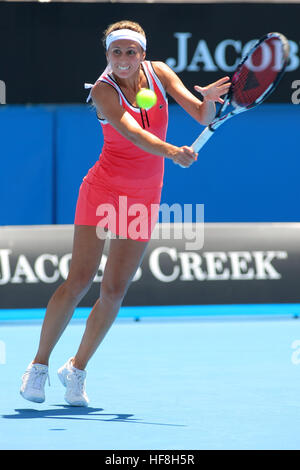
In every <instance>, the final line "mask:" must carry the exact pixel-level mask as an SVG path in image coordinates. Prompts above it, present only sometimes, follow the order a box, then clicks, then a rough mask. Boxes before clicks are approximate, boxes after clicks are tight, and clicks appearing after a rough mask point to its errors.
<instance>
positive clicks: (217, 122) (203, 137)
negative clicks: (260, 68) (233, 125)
mask: <svg viewBox="0 0 300 470" xmlns="http://www.w3.org/2000/svg"><path fill="white" fill-rule="evenodd" d="M273 37H274V38H277V39H280V41H281V44H282V48H283V58H284V60H283V64H282V68H281V70H280V71H279V72H278V74H277V77H276V79H275V80H274V82H273V83H272V84H270V86H269V87H268V88H267V89H266V90H265V92H264V93H263V94H262V95H261V96H260V97H259V98H258V99H257V100H256V101H255V102H253V103H251V104H250V105H247V106H239V105H238V104H237V103H235V102H234V99H233V88H234V83H231V86H230V88H229V90H228V92H227V94H226V96H225V98H224V103H223V104H222V106H221V107H220V109H219V110H218V112H217V114H216V117H215V118H214V120H213V121H212V122H211V123H210V124H209V125H208V126H207V127H206V128H205V129H204V130H203V131H202V133H201V134H200V135H199V136H198V137H197V139H196V140H195V141H194V142H193V144H192V145H191V147H192V149H193V150H194V151H195V152H197V153H198V152H199V150H200V149H201V148H202V147H203V146H204V145H205V144H206V142H207V141H208V140H209V139H210V137H211V136H212V135H213V133H214V131H215V130H216V129H217V128H218V127H219V126H221V125H222V124H223V123H224V122H225V121H227V120H228V119H230V118H232V117H233V116H235V115H237V114H240V113H242V112H244V111H247V110H248V109H251V108H254V107H255V106H258V105H259V104H261V103H262V102H263V101H265V100H266V99H267V97H268V96H269V95H270V94H271V93H272V92H273V91H274V90H275V88H276V86H277V85H278V83H279V81H280V79H281V78H282V76H283V74H284V72H285V69H286V66H287V64H288V59H289V50H290V47H289V42H288V40H287V38H286V37H285V36H284V35H283V34H281V33H276V32H274V33H268V34H266V35H265V36H263V37H261V38H260V39H259V40H258V41H257V42H256V43H255V44H254V45H253V47H252V48H251V49H250V50H249V52H248V53H247V54H246V55H245V56H244V57H243V58H242V60H241V62H240V63H239V65H238V66H237V68H236V70H235V72H234V74H233V77H232V82H233V81H234V77H236V76H237V74H239V72H240V70H241V68H242V66H243V65H244V63H245V62H246V61H247V60H248V58H249V57H250V56H251V55H252V54H253V52H254V51H255V50H256V49H257V48H258V47H259V46H260V45H261V44H262V43H263V42H264V41H266V40H268V39H271V38H273ZM230 104H231V105H232V106H233V108H234V109H233V110H232V111H230V112H229V113H227V114H225V115H223V116H221V113H223V112H224V111H225V110H226V108H227V107H228V105H230Z"/></svg>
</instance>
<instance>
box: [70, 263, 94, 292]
mask: <svg viewBox="0 0 300 470" xmlns="http://www.w3.org/2000/svg"><path fill="white" fill-rule="evenodd" d="M93 278H94V276H93V275H91V273H90V272H89V271H85V270H82V271H80V272H78V273H76V275H72V276H69V277H68V278H67V280H66V282H65V289H66V291H67V293H68V295H69V296H70V297H74V298H76V297H80V296H82V295H84V294H85V293H86V292H87V290H88V289H89V288H90V286H91V284H92V282H93Z"/></svg>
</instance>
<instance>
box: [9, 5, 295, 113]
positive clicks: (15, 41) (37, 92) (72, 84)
mask: <svg viewBox="0 0 300 470" xmlns="http://www.w3.org/2000/svg"><path fill="white" fill-rule="evenodd" d="M299 17H300V4H296V3H286V2H283V3H275V4H274V3H273V4H270V3H269V4H263V3H241V4H239V3H235V2H234V3H222V4H221V3H216V4H214V3H208V4H205V3H204V4H203V3H199V4H189V3H187V4H186V3H184V2H183V3H174V4H172V3H168V4H157V3H154V4H153V3H142V4H141V3H139V4H134V3H66V2H62V3H55V2H51V3H46V4H45V3H39V2H35V3H32V2H25V3H23V2H20V3H18V2H0V26H1V27H0V44H1V47H0V50H1V58H0V60H1V67H0V74H1V75H0V80H1V82H0V83H2V88H1V87H0V102H1V100H2V102H3V100H4V99H5V98H4V97H5V96H6V102H7V103H8V104H16V103H17V104H24V103H84V102H85V99H86V96H87V93H86V90H84V83H85V82H89V83H93V82H94V81H96V79H97V78H98V77H99V75H100V73H101V72H102V71H103V70H104V68H105V66H106V58H105V51H104V49H103V46H102V36H103V31H104V30H105V29H106V28H107V26H108V25H109V24H111V23H113V22H115V21H119V20H122V19H131V20H133V21H137V22H139V23H140V24H141V26H142V27H143V28H144V30H145V32H146V35H147V39H148V46H147V58H148V60H154V61H155V60H159V61H164V62H166V63H167V64H168V65H169V66H170V67H171V68H172V69H173V70H174V71H175V72H176V73H178V74H179V76H180V78H181V79H182V80H183V82H184V83H185V84H186V86H187V87H188V88H189V89H190V90H191V91H193V87H194V85H196V84H198V85H202V86H205V85H207V84H209V83H211V82H213V81H216V80H217V79H219V78H221V77H222V76H227V75H229V76H230V75H231V74H232V73H233V71H234V69H235V67H236V66H237V64H238V62H239V61H240V59H241V57H242V56H243V55H244V53H245V51H246V50H247V49H248V48H250V47H251V45H253V42H255V41H256V40H257V39H258V38H260V37H261V36H264V35H265V34H266V33H268V32H272V31H279V32H281V33H283V34H284V35H286V36H287V38H288V39H289V41H290V49H291V52H290V62H289V65H288V67H287V72H286V74H285V76H284V78H283V80H282V82H281V84H280V86H279V87H278V88H277V90H276V91H275V92H274V94H272V95H271V97H270V98H269V99H268V102H277V103H291V102H295V103H297V102H299V101H298V98H299V88H300V51H299V47H300V30H299ZM267 52H268V51H267V50H266V54H267ZM262 60H263V61H265V60H267V56H266V57H263V58H262ZM1 90H2V94H1ZM4 90H5V93H4ZM292 99H293V100H294V101H292Z"/></svg>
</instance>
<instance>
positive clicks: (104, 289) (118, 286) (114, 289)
mask: <svg viewBox="0 0 300 470" xmlns="http://www.w3.org/2000/svg"><path fill="white" fill-rule="evenodd" d="M126 290H127V285H126V284H125V283H122V282H116V283H110V284H104V283H102V284H101V293H100V295H101V298H102V299H103V300H107V301H109V302H110V303H122V300H123V298H124V296H125V294H126Z"/></svg>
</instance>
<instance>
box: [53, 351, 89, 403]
mask: <svg viewBox="0 0 300 470" xmlns="http://www.w3.org/2000/svg"><path fill="white" fill-rule="evenodd" d="M72 359H73V358H70V359H69V360H68V361H67V362H66V363H65V364H64V365H63V366H62V367H61V368H60V369H58V371H57V375H58V377H59V379H60V381H61V383H62V384H63V386H64V387H66V393H65V400H66V402H67V403H69V405H72V406H88V404H89V399H88V396H87V394H86V391H85V379H86V371H85V370H80V369H76V367H74V366H73V365H72Z"/></svg>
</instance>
